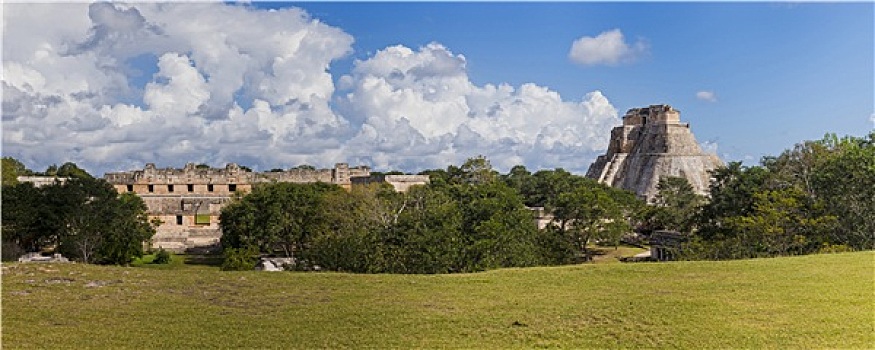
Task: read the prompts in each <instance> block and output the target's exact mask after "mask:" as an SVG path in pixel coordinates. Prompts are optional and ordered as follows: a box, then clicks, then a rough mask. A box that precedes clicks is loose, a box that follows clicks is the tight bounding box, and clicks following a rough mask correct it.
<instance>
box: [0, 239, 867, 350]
mask: <svg viewBox="0 0 875 350" xmlns="http://www.w3.org/2000/svg"><path fill="white" fill-rule="evenodd" d="M873 261H875V252H861V253H846V254H833V255H814V256H804V257H792V258H778V259H759V260H744V261H729V262H676V263H659V264H649V263H642V264H601V265H594V264H589V265H578V266H566V267H547V268H529V269H503V270H498V271H490V272H485V273H476V274H460V275H429V276H422V275H419V276H413V275H352V274H341V273H290V272H289V273H287V272H275V273H268V272H221V271H218V270H216V269H214V268H207V267H195V268H191V267H187V268H181V269H173V268H169V269H145V268H122V267H101V266H86V265H81V264H52V265H44V264H5V265H4V267H3V284H2V285H3V290H2V296H3V305H2V311H3V314H2V321H3V322H2V325H3V328H2V341H3V344H2V345H3V348H4V349H16V348H113V349H121V348H184V349H189V348H332V349H334V348H502V349H505V348H652V347H672V348H674V347H678V348H697V349H698V348H781V349H784V348H806V349H810V348H872V347H873V345H875V336H873V334H875V333H873V316H875V309H873V286H875V279H873V278H875V275H873Z"/></svg>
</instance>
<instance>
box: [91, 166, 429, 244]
mask: <svg viewBox="0 0 875 350" xmlns="http://www.w3.org/2000/svg"><path fill="white" fill-rule="evenodd" d="M104 178H105V179H106V180H107V181H108V182H109V183H110V184H112V185H113V186H114V187H115V189H116V190H117V191H118V192H119V193H123V192H133V193H136V194H137V195H138V196H140V197H141V198H143V201H144V202H145V203H146V206H147V207H148V209H147V210H148V214H149V216H150V218H157V219H159V220H160V221H161V224H160V225H159V226H158V227H157V229H156V231H157V232H156V234H155V236H154V237H153V238H152V247H153V248H159V247H161V248H164V249H167V250H170V251H174V252H186V251H189V252H190V251H209V250H215V249H218V248H219V240H220V238H221V237H222V232H221V229H220V227H219V214H220V213H221V210H222V208H223V207H224V206H225V205H226V204H227V203H228V202H229V201H230V200H231V198H232V196H233V195H234V193H235V192H242V193H247V192H249V191H251V190H252V186H253V185H256V184H258V183H268V182H296V183H310V182H324V183H331V184H336V185H339V186H341V187H343V188H346V189H350V187H351V186H352V184H353V181H356V182H357V183H368V182H388V183H390V184H392V185H393V186H395V188H396V189H398V190H406V189H407V188H408V187H409V186H410V185H411V184H424V183H427V182H428V176H418V175H407V176H406V177H404V178H403V179H402V180H403V181H395V182H393V181H391V180H392V179H386V178H380V179H374V180H370V181H368V179H371V173H370V168H368V167H367V166H357V167H349V165H347V164H346V163H338V164H336V165H335V166H334V168H333V169H306V168H304V169H301V168H299V169H291V170H286V171H279V172H251V171H246V170H244V169H242V168H240V167H239V166H237V165H236V164H233V163H231V164H228V165H227V166H226V167H225V168H223V169H221V168H220V169H216V168H199V167H196V166H195V165H194V164H192V163H189V164H186V166H185V167H184V168H182V169H174V168H165V169H158V168H156V167H155V164H152V163H149V164H146V167H145V168H143V169H142V170H134V171H127V172H117V173H107V174H106V175H104ZM396 182H397V183H396Z"/></svg>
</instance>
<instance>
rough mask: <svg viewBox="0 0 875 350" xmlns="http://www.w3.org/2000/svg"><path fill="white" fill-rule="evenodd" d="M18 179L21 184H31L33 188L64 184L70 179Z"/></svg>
mask: <svg viewBox="0 0 875 350" xmlns="http://www.w3.org/2000/svg"><path fill="white" fill-rule="evenodd" d="M16 179H17V180H18V182H19V183H24V182H30V183H32V184H33V187H43V186H48V185H52V184H55V183H59V184H64V183H65V182H67V180H69V178H66V177H57V176H19V177H17V178H16Z"/></svg>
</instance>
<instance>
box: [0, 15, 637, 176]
mask: <svg viewBox="0 0 875 350" xmlns="http://www.w3.org/2000/svg"><path fill="white" fill-rule="evenodd" d="M193 18H197V20H192V19H193ZM617 33H619V31H617ZM3 35H4V42H3V44H4V45H3V72H4V73H3V77H2V84H3V87H2V88H3V108H2V121H3V153H4V156H7V155H8V156H13V157H16V158H18V159H20V160H22V161H23V162H24V163H25V164H28V165H30V166H32V167H34V168H35V169H37V170H42V169H44V168H45V167H46V166H47V165H49V164H52V163H62V162H66V161H73V162H76V163H77V164H79V165H80V166H83V167H85V168H86V169H87V170H89V171H90V172H92V173H94V174H96V175H100V174H102V173H103V172H104V171H117V170H129V169H133V168H138V167H142V166H143V164H144V163H147V162H154V163H156V164H158V165H159V166H176V167H179V166H182V165H184V164H185V163H186V162H204V163H208V164H212V165H214V166H222V165H224V163H226V162H236V163H239V164H243V165H249V166H252V167H254V168H258V169H262V170H263V169H270V168H276V167H290V166H294V165H298V164H303V163H307V164H312V165H316V166H321V167H330V166H332V165H333V163H335V162H349V163H352V164H367V165H371V166H374V167H377V168H380V169H401V170H408V171H414V170H421V169H425V168H443V167H446V166H447V165H448V164H459V163H461V162H462V161H464V159H465V158H467V157H471V156H475V155H478V154H483V155H486V156H487V157H489V158H490V159H491V160H492V161H493V164H495V165H496V166H497V167H499V168H500V169H504V170H507V169H509V167H511V166H512V165H516V164H525V165H527V166H529V167H531V168H553V167H564V168H566V169H569V170H574V171H581V172H582V171H585V170H586V168H587V167H588V166H589V163H590V162H591V160H592V159H593V158H594V157H595V156H596V155H597V154H599V153H601V151H602V150H603V149H604V148H605V147H606V145H607V142H608V138H609V132H610V128H611V127H612V126H614V125H616V124H618V123H619V119H618V116H617V111H616V109H615V108H614V107H613V106H612V105H611V103H610V102H609V101H608V99H607V98H606V97H605V96H603V95H602V94H601V93H600V92H598V91H593V92H590V93H588V94H585V95H584V96H582V97H580V98H579V99H577V100H567V99H563V98H562V97H561V96H560V95H559V94H558V93H557V92H556V91H553V90H550V89H549V88H547V87H544V86H539V85H537V84H533V83H529V84H523V85H520V86H511V85H508V84H501V83H499V84H494V85H493V84H487V85H483V86H478V85H475V84H473V83H472V82H471V80H470V78H469V77H468V73H467V68H466V63H467V60H466V58H465V57H464V56H463V55H461V54H456V53H453V52H451V51H450V50H449V49H448V48H446V47H444V46H443V45H441V44H438V43H432V44H428V45H426V46H424V47H420V48H416V49H411V48H408V47H404V46H392V47H387V48H384V49H382V50H379V51H377V52H376V53H375V54H374V55H372V56H370V57H369V58H367V59H364V60H360V61H357V62H355V65H354V68H353V70H352V71H351V72H350V74H349V75H346V76H343V77H339V79H338V81H339V87H335V85H334V83H333V81H334V79H333V78H334V77H332V75H331V74H330V73H329V67H330V65H331V63H332V62H333V61H335V60H338V59H341V58H344V57H346V56H347V55H348V54H350V53H351V52H352V43H353V40H354V39H353V37H352V36H350V35H349V34H347V33H345V32H344V31H343V30H342V29H340V28H336V27H332V26H329V25H326V24H324V23H322V22H320V21H318V20H316V19H313V18H311V17H310V16H309V15H308V14H307V13H305V12H304V11H302V10H300V9H295V8H287V9H281V10H259V9H254V8H251V7H248V6H238V5H232V4H222V3H152V4H149V3H145V4H122V3H107V2H101V3H92V4H83V3H61V4H58V3H55V4H23V3H15V4H7V5H5V6H4V11H3ZM620 41H622V39H621V40H620ZM627 50H631V51H636V49H635V47H632V48H627Z"/></svg>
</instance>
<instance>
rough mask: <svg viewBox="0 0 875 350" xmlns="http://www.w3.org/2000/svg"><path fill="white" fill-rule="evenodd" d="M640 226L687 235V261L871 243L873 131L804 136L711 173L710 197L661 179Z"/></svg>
mask: <svg viewBox="0 0 875 350" xmlns="http://www.w3.org/2000/svg"><path fill="white" fill-rule="evenodd" d="M659 186H660V187H659V188H660V193H659V196H658V197H657V200H656V203H654V204H655V205H654V206H649V207H648V208H647V209H646V211H645V213H643V215H642V218H643V221H642V223H643V225H642V229H643V230H642V231H645V232H646V231H647V230H654V229H670V230H676V231H679V232H682V233H684V234H686V235H687V237H689V241H688V242H687V243H686V244H684V245H682V247H681V248H680V249H679V250H678V251H677V253H678V256H680V257H683V258H686V259H709V260H723V259H741V258H755V257H771V256H782V255H799V254H810V253H817V252H830V251H847V250H870V249H875V132H872V133H870V134H869V135H867V136H866V137H843V138H839V137H837V136H835V135H827V136H825V137H824V138H823V139H821V140H816V141H805V142H802V143H799V144H797V145H796V146H795V147H794V148H792V149H788V150H786V151H784V152H783V153H781V154H780V155H778V156H768V157H764V158H763V159H762V160H761V162H760V164H759V165H754V166H743V165H742V164H741V163H738V162H732V163H729V164H728V165H727V166H726V167H722V168H718V169H716V170H715V171H714V172H713V173H712V182H711V185H710V197H707V198H706V197H702V196H697V195H696V194H695V193H693V192H692V188H691V187H690V186H689V184H687V183H685V182H684V181H683V179H677V178H665V179H662V181H660V184H659Z"/></svg>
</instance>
